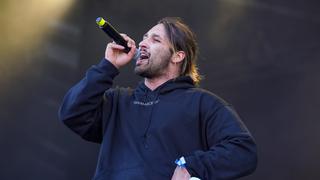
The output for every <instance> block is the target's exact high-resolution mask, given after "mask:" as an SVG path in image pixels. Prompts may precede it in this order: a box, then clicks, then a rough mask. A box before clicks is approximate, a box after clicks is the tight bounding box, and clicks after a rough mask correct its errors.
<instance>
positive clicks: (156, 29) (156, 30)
mask: <svg viewBox="0 0 320 180" xmlns="http://www.w3.org/2000/svg"><path fill="white" fill-rule="evenodd" d="M146 35H148V36H152V35H157V36H160V37H161V38H164V39H167V33H166V30H165V28H164V25H163V24H157V25H155V26H153V27H152V28H151V29H150V30H149V31H148V32H147V33H146Z"/></svg>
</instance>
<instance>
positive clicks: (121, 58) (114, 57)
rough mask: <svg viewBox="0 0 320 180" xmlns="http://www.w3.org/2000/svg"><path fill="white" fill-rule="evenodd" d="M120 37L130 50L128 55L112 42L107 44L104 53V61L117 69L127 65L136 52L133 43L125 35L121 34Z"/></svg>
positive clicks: (121, 47)
mask: <svg viewBox="0 0 320 180" xmlns="http://www.w3.org/2000/svg"><path fill="white" fill-rule="evenodd" d="M121 36H122V37H123V38H124V39H125V40H126V41H127V42H128V47H130V48H131V50H130V51H129V53H128V54H127V53H125V52H124V51H123V49H124V47H123V46H121V45H118V44H116V43H114V42H112V43H108V45H107V48H106V51H105V59H107V60H108V61H110V62H111V63H112V64H113V65H114V66H115V67H117V68H118V69H119V68H120V67H121V66H124V65H126V64H128V63H129V62H130V60H131V59H132V58H133V56H134V54H135V51H136V45H135V42H134V41H133V40H132V39H131V38H130V37H129V36H127V35H126V34H121Z"/></svg>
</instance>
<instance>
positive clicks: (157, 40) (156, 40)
mask: <svg viewBox="0 0 320 180" xmlns="http://www.w3.org/2000/svg"><path fill="white" fill-rule="evenodd" d="M153 41H155V42H161V41H160V40H159V39H157V38H154V39H153Z"/></svg>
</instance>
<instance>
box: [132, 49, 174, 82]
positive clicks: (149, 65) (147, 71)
mask: <svg viewBox="0 0 320 180" xmlns="http://www.w3.org/2000/svg"><path fill="white" fill-rule="evenodd" d="M170 59H171V53H166V54H162V55H158V56H157V57H155V58H152V57H150V58H149V59H147V60H144V61H147V62H144V63H143V64H141V65H139V66H136V67H135V68H134V72H135V74H137V75H139V76H141V77H144V78H148V79H151V78H155V77H159V76H162V75H164V74H165V73H166V70H167V67H168V66H169V62H170Z"/></svg>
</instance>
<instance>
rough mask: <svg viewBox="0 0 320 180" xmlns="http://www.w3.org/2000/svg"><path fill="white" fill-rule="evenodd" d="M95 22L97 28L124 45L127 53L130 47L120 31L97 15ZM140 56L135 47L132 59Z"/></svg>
mask: <svg viewBox="0 0 320 180" xmlns="http://www.w3.org/2000/svg"><path fill="white" fill-rule="evenodd" d="M96 23H97V24H98V26H99V28H100V29H101V30H103V31H104V32H105V33H106V34H107V35H108V36H109V37H110V38H111V39H113V40H114V42H115V43H117V44H119V45H121V46H123V47H124V50H123V51H124V52H125V53H128V52H129V51H130V50H131V48H130V47H128V45H127V41H126V40H125V39H124V38H123V37H122V36H121V35H120V33H119V32H118V31H117V30H116V29H115V28H114V27H113V26H112V25H111V24H110V23H109V22H107V21H106V20H104V19H103V18H102V17H98V18H97V19H96ZM139 57H140V50H139V49H137V50H136V53H135V55H134V57H133V59H134V60H137V59H138V58H139Z"/></svg>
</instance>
